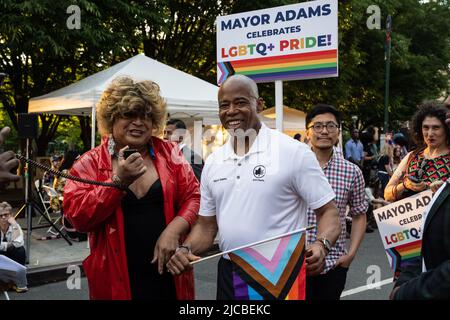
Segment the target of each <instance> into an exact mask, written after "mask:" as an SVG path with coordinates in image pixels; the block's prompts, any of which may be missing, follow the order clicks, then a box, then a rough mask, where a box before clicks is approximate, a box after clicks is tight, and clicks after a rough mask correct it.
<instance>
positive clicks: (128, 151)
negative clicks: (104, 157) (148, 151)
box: [123, 149, 138, 160]
mask: <svg viewBox="0 0 450 320" xmlns="http://www.w3.org/2000/svg"><path fill="white" fill-rule="evenodd" d="M135 152H138V151H137V149H127V150H124V151H123V158H124V159H125V160H126V159H127V158H128V157H129V156H131V155H132V154H133V153H135Z"/></svg>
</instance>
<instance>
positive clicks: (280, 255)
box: [229, 232, 306, 300]
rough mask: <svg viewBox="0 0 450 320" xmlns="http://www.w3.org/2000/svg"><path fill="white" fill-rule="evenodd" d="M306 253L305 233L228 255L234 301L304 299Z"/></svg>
mask: <svg viewBox="0 0 450 320" xmlns="http://www.w3.org/2000/svg"><path fill="white" fill-rule="evenodd" d="M304 254H305V232H298V233H295V234H290V235H286V236H284V237H282V238H279V239H274V240H271V241H269V242H265V243H262V244H259V245H255V246H251V247H246V248H242V249H239V250H236V251H233V252H232V253H229V257H230V259H231V261H232V262H233V285H234V293H235V298H236V299H237V300H273V299H282V300H304V299H305V279H306V278H305V276H306V272H305V264H304Z"/></svg>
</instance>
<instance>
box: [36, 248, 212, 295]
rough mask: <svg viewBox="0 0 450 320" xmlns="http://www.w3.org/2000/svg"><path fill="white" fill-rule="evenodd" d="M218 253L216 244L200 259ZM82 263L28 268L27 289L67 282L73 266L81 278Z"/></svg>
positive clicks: (83, 275) (82, 272)
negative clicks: (69, 270) (77, 269)
mask: <svg viewBox="0 0 450 320" xmlns="http://www.w3.org/2000/svg"><path fill="white" fill-rule="evenodd" d="M218 252H219V246H218V244H214V245H213V246H212V247H211V249H210V250H209V251H208V252H206V253H205V254H203V255H202V257H206V256H210V255H213V254H216V253H218ZM82 263H83V261H72V262H66V263H61V264H56V265H51V266H47V267H35V268H29V269H28V271H27V280H28V287H37V286H42V285H44V284H47V283H51V282H59V281H64V280H67V278H68V277H70V276H71V275H72V274H73V272H67V268H68V267H69V266H74V265H75V266H78V267H79V268H80V270H81V276H82V277H85V276H86V275H85V273H84V270H83V265H82Z"/></svg>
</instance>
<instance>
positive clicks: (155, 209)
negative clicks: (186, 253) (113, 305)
mask: <svg viewBox="0 0 450 320" xmlns="http://www.w3.org/2000/svg"><path fill="white" fill-rule="evenodd" d="M166 113H167V112H166V103H165V101H164V99H163V98H162V97H161V96H160V90H159V86H158V85H157V84H156V83H154V82H152V81H141V82H135V81H133V79H131V78H129V77H121V78H118V79H116V80H114V81H113V82H112V83H111V85H110V86H109V87H108V88H107V89H106V90H105V92H104V93H103V96H102V98H101V100H100V102H99V104H98V107H97V119H98V127H99V130H100V133H101V134H102V137H103V139H102V143H101V145H100V146H98V147H96V148H95V149H93V150H90V151H88V152H87V153H85V154H84V155H82V156H81V158H80V159H79V160H78V161H77V162H76V163H75V164H74V166H73V167H72V169H71V171H70V173H71V174H73V175H75V176H79V177H82V178H87V179H91V180H96V181H104V182H111V183H115V184H116V185H118V186H120V188H112V187H104V186H96V185H91V184H85V183H79V182H74V181H71V180H69V181H68V182H67V183H66V186H65V188H64V203H63V206H64V215H65V216H66V217H67V219H68V220H69V221H70V222H71V223H72V225H73V226H74V227H75V228H76V229H77V230H78V231H81V232H88V233H89V242H90V249H91V254H90V255H89V257H88V258H87V259H86V260H85V261H84V262H83V267H84V271H85V273H86V275H87V278H88V283H89V291H90V298H91V299H164V300H167V299H194V278H193V273H192V272H191V273H188V274H187V275H186V276H185V275H181V276H178V277H175V276H172V275H171V274H170V273H169V272H167V271H166V270H165V265H166V263H167V261H168V260H169V258H170V257H171V255H172V254H173V253H174V252H175V251H176V250H180V249H183V250H184V249H185V248H183V247H179V244H180V243H182V241H183V240H184V236H185V235H186V234H187V233H188V232H189V229H190V227H191V226H192V225H193V223H194V222H195V221H196V219H197V214H198V209H199V203H200V193H199V185H198V182H197V179H196V178H195V175H194V173H193V171H192V169H191V167H190V165H189V164H188V163H187V162H186V160H185V159H184V157H183V155H182V154H181V152H180V151H179V149H178V148H177V147H175V145H174V144H172V143H171V142H166V141H163V140H161V139H159V138H157V135H160V134H161V132H162V130H163V129H164V128H163V127H164V125H165V119H166ZM127 149H135V150H137V151H136V152H134V153H131V154H130V155H128V156H127V152H126V150H127Z"/></svg>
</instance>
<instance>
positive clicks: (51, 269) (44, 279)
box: [27, 261, 85, 287]
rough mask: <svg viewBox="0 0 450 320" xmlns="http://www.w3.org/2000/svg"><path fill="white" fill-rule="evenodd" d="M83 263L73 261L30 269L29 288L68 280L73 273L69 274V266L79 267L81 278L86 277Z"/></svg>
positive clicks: (28, 275) (28, 276)
mask: <svg viewBox="0 0 450 320" xmlns="http://www.w3.org/2000/svg"><path fill="white" fill-rule="evenodd" d="M82 262H83V261H72V262H67V263H61V264H57V265H52V266H47V267H36V268H29V269H28V271H27V280H28V287H37V286H42V285H44V284H47V283H50V282H59V281H64V280H67V278H68V277H69V276H70V275H72V274H73V272H69V273H68V272H67V268H68V267H69V266H74V265H75V266H78V267H79V268H80V270H81V276H82V277H84V276H85V274H84V270H83V266H82Z"/></svg>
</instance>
